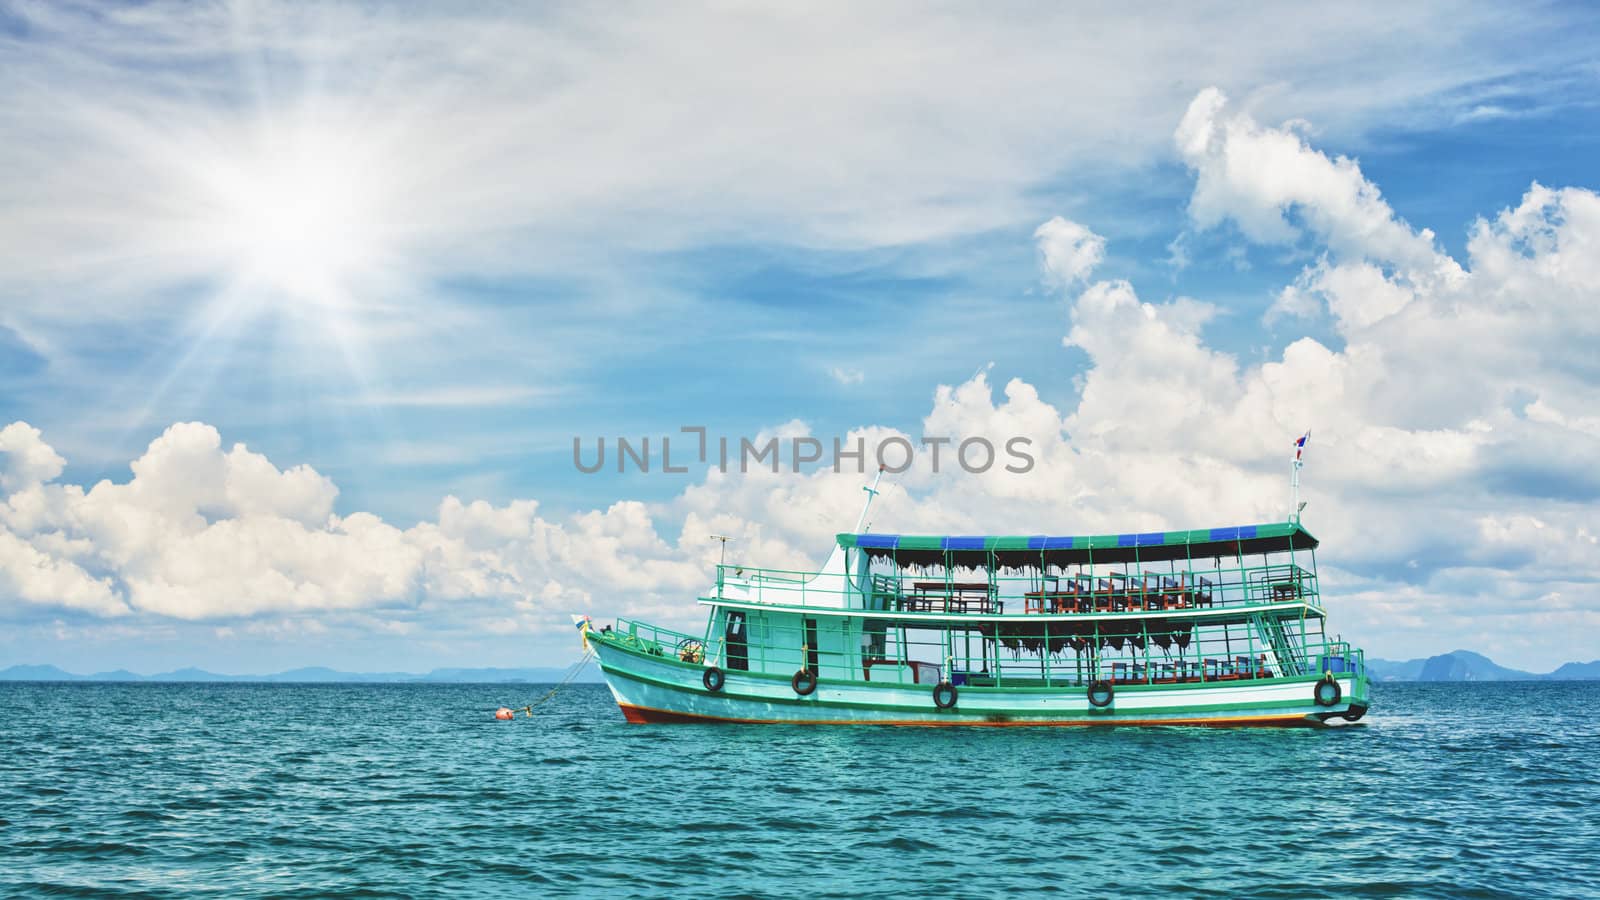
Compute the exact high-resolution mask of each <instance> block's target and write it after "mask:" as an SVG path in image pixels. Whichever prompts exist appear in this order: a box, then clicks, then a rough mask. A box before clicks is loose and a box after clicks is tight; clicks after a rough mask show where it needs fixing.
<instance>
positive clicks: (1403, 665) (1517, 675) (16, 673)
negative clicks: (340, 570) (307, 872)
mask: <svg viewBox="0 0 1600 900" xmlns="http://www.w3.org/2000/svg"><path fill="white" fill-rule="evenodd" d="M1367 669H1368V671H1369V672H1371V674H1372V679H1373V680H1374V681H1590V680H1600V660H1594V661H1592V662H1586V663H1580V662H1569V663H1566V664H1565V665H1563V666H1561V667H1560V668H1558V669H1556V670H1555V671H1554V672H1546V673H1544V674H1542V675H1541V674H1538V673H1534V672H1524V671H1522V670H1520V669H1508V668H1506V667H1504V666H1501V665H1498V664H1496V663H1495V662H1494V661H1493V660H1491V659H1489V658H1488V657H1486V656H1483V655H1482V654H1478V653H1473V652H1472V651H1470V650H1453V651H1451V652H1449V653H1441V654H1439V655H1438V656H1430V657H1427V658H1426V659H1408V660H1406V661H1404V662H1397V661H1395V660H1389V659H1369V660H1367ZM570 671H571V669H570V668H567V669H556V668H532V669H492V668H485V669H434V670H433V671H431V672H428V673H426V674H418V673H413V672H340V671H337V670H335V669H329V668H325V667H322V666H313V667H310V668H303V669H290V670H288V671H287V672H278V673H276V674H274V675H220V674H218V673H216V672H207V671H205V670H204V669H195V668H187V669H177V670H175V671H172V672H162V673H160V674H157V675H139V674H136V673H134V672H129V671H127V670H126V669H118V670H116V671H114V672H97V673H95V674H93V675H75V674H73V673H71V672H67V671H64V670H62V669H59V668H56V667H55V666H12V667H10V668H9V669H0V681H155V682H174V681H188V682H254V683H272V684H341V683H343V684H554V683H555V682H558V681H561V680H563V679H564V678H566V677H567V675H568V673H569V672H570ZM573 680H574V681H578V682H590V683H594V682H599V681H600V680H601V679H600V673H599V670H598V669H597V668H595V667H593V666H589V667H587V668H585V669H583V670H582V671H581V672H579V673H578V675H577V676H576V677H575V678H574V679H573Z"/></svg>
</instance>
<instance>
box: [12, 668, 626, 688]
mask: <svg viewBox="0 0 1600 900" xmlns="http://www.w3.org/2000/svg"><path fill="white" fill-rule="evenodd" d="M569 672H571V668H570V667H569V668H566V669H555V668H532V669H434V670H433V671H431V672H428V673H426V674H419V673H414V672H340V671H338V670H335V669H329V668H325V667H323V666H312V667H309V668H303V669H290V670H288V671H287V672H278V673H276V674H273V675H221V674H218V673H216V672H207V671H206V670H204V669H196V668H187V669H177V670H175V671H172V672H161V673H159V674H156V675H140V674H137V673H135V672H129V671H128V670H126V669H118V670H116V671H114V672H96V673H95V674H93V675H75V674H73V673H71V672H68V671H65V670H63V669H59V668H57V667H55V666H12V667H10V668H9V669H0V681H158V682H178V681H186V682H254V683H270V684H554V683H556V682H559V681H561V680H563V679H565V678H566V677H567V675H568V673H569ZM573 680H574V681H575V682H598V681H600V680H601V679H600V673H599V670H598V668H597V667H595V666H588V667H585V668H584V669H583V670H582V671H580V672H579V673H578V674H577V676H576V677H575V678H574V679H573Z"/></svg>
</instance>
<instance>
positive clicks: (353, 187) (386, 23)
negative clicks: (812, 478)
mask: <svg viewBox="0 0 1600 900" xmlns="http://www.w3.org/2000/svg"><path fill="white" fill-rule="evenodd" d="M12 15H13V16H14V17H15V18H16V19H17V20H18V23H19V24H18V27H16V28H14V29H11V30H9V31H8V32H7V34H6V35H5V36H4V38H3V40H4V50H5V54H6V58H7V66H6V69H5V71H4V73H0V115H3V116H4V118H5V120H6V121H7V122H8V123H11V125H12V127H11V128H9V129H8V131H7V140H6V141H5V142H4V144H3V145H0V169H3V170H4V171H7V172H9V173H13V177H11V178H8V179H7V180H6V181H5V183H4V185H3V186H0V212H3V215H0V271H4V272H5V273H7V278H6V282H5V283H4V284H0V289H4V290H5V291H6V292H7V293H9V294H11V295H12V296H13V299H14V301H15V302H17V303H18V304H19V305H21V304H23V303H27V304H29V306H30V307H31V310H30V311H31V313H32V314H33V315H35V316H39V317H44V318H53V319H54V318H63V317H66V318H71V317H75V316H81V317H85V318H88V317H94V316H97V315H99V314H101V313H103V312H105V311H106V310H107V309H108V308H111V309H116V310H118V311H119V312H120V313H122V314H124V315H126V314H129V313H130V312H131V311H132V310H131V308H132V307H134V306H135V305H137V304H140V303H143V302H146V301H144V300H143V299H142V298H143V297H146V296H148V295H149V294H150V293H152V292H151V291H149V290H148V288H151V287H155V286H169V285H173V284H178V283H184V284H187V283H191V282H192V281H194V280H195V279H207V280H210V281H212V282H214V283H215V282H221V283H225V284H228V285H231V288H230V289H232V290H236V291H239V290H243V289H244V288H246V287H249V286H251V285H253V286H254V287H256V288H266V289H269V292H288V293H303V294H310V295H312V296H314V297H317V298H319V301H320V302H322V304H323V305H324V306H335V307H338V308H340V309H341V311H343V312H344V313H346V314H351V313H353V312H354V311H358V310H364V311H367V312H369V313H371V314H372V316H373V317H374V318H376V319H379V320H385V319H387V316H385V315H384V314H385V313H388V312H391V311H392V304H393V303H394V302H395V298H396V297H397V296H403V295H404V290H403V289H404V288H405V287H407V286H411V285H414V284H415V283H416V282H417V281H419V280H424V281H425V280H428V279H433V278H439V277H449V276H452V275H461V274H471V275H473V276H478V277H482V276H483V275H485V274H486V273H494V272H504V271H507V270H515V271H546V270H549V269H552V268H562V267H564V266H570V264H571V262H572V260H573V259H574V257H576V256H583V257H584V258H585V259H588V258H592V257H593V256H594V255H595V254H596V253H597V250H596V247H597V246H604V247H606V248H607V250H605V251H604V252H606V253H613V252H615V251H616V250H618V249H623V248H632V249H642V250H646V251H654V250H659V249H663V248H672V247H682V246H689V245H693V244H696V243H698V242H702V241H713V242H720V241H727V240H729V239H733V238H737V239H740V240H757V241H759V240H768V239H776V240H781V241H783V242H786V243H791V244H801V245H811V246H827V247H840V246H842V247H852V248H855V247H872V246H884V245H898V244H906V243H912V242H917V241H922V240H929V239H936V238H942V237H950V236H955V235H964V234H973V233H977V232H981V231H985V230H989V229H993V228H996V227H1000V226H1005V225H1015V224H1017V223H1020V222H1024V221H1028V220H1029V219H1031V218H1032V217H1035V216H1038V215H1040V211H1041V210H1042V209H1043V208H1044V207H1043V206H1042V204H1043V203H1044V202H1045V201H1044V200H1042V199H1040V198H1039V197H1038V196H1037V195H1036V194H1035V193H1034V189H1035V188H1037V187H1038V186H1039V185H1040V184H1041V183H1043V182H1045V181H1047V180H1048V179H1051V178H1054V177H1057V176H1059V174H1060V173H1061V172H1063V171H1071V170H1072V169H1073V167H1074V166H1079V165H1084V164H1090V163H1093V162H1095V161H1098V160H1104V159H1116V160H1117V161H1118V162H1119V163H1121V164H1124V165H1128V166H1139V165H1142V164H1145V163H1148V162H1151V161H1153V160H1157V159H1161V158H1163V157H1165V156H1166V155H1167V153H1168V150H1167V148H1166V147H1165V146H1164V145H1163V144H1162V142H1161V140H1160V137H1159V136H1160V135H1161V134H1162V133H1163V132H1164V131H1165V129H1166V128H1167V127H1168V125H1169V124H1170V121H1171V116H1172V113H1173V111H1174V110H1175V109H1177V108H1179V107H1180V106H1181V104H1182V103H1184V102H1185V101H1186V100H1187V99H1188V98H1189V97H1190V96H1192V94H1193V92H1194V90H1195V89H1196V88H1197V87H1198V86H1200V85H1203V84H1207V83H1215V84H1295V85H1297V86H1298V89H1297V91H1296V92H1295V94H1294V96H1293V102H1294V104H1295V111H1296V112H1297V114H1300V115H1307V116H1311V117H1313V118H1316V119H1317V120H1318V121H1319V122H1321V123H1322V124H1323V125H1325V126H1329V125H1332V126H1334V127H1337V128H1339V129H1340V130H1341V131H1342V132H1343V133H1347V134H1350V133H1358V132H1359V131H1360V129H1361V128H1362V127H1363V126H1364V125H1365V124H1367V123H1369V122H1372V121H1375V120H1376V119H1377V118H1379V117H1380V116H1383V115H1385V114H1388V113H1392V112H1393V111H1394V110H1396V109H1407V110H1412V109H1417V108H1426V109H1432V108H1435V107H1444V108H1445V109H1446V114H1447V115H1453V114H1454V112H1455V108H1456V107H1457V106H1461V107H1469V106H1471V105H1473V104H1476V103H1477V100H1476V99H1473V98H1461V97H1457V96H1456V94H1454V93H1452V91H1454V90H1456V89H1458V88H1461V87H1462V86H1463V85H1471V84H1477V83H1479V82H1483V81H1489V80H1493V79H1497V78H1509V77H1511V76H1514V75H1516V74H1517V73H1518V72H1519V70H1520V68H1521V67H1522V66H1524V65H1525V60H1524V59H1523V58H1522V57H1521V56H1520V55H1517V54H1513V53H1511V52H1510V51H1509V50H1508V49H1506V46H1505V44H1504V41H1503V37H1504V35H1505V34H1506V33H1507V31H1508V30H1509V29H1516V30H1518V31H1520V32H1533V33H1538V34H1546V35H1550V36H1551V37H1553V38H1559V37H1561V36H1562V34H1563V32H1562V31H1561V29H1562V27H1563V23H1562V22H1561V21H1560V16H1559V15H1557V14H1556V13H1555V12H1552V13H1550V14H1549V15H1548V16H1540V15H1534V14H1530V13H1529V12H1528V11H1526V10H1516V11H1511V10H1504V9H1502V8H1500V7H1497V6H1494V5H1492V4H1483V5H1481V6H1479V7H1478V8H1474V9H1472V11H1471V13H1470V14H1467V13H1465V12H1461V11H1457V12H1456V13H1455V14H1449V15H1439V14H1438V11H1437V10H1436V9H1430V8H1428V7H1427V5H1418V6H1416V7H1414V8H1408V9H1406V10H1404V11H1396V10H1395V9H1393V7H1392V6H1391V5H1383V4H1369V5H1362V4H1355V5H1348V4H1347V5H1345V6H1341V7H1340V8H1339V9H1338V10H1337V12H1336V13H1332V12H1329V11H1327V10H1321V9H1314V8H1309V7H1308V8H1300V7H1281V8H1272V9H1259V8H1252V9H1243V8H1241V9H1238V10H1234V11H1226V10H1223V11H1219V10H1216V9H1201V8H1199V7H1191V6H1188V5H1182V4H1180V5H1176V6H1173V7H1171V8H1169V9H1166V10H1164V11H1163V13H1162V14H1161V15H1160V16H1159V17H1157V18H1158V20H1159V24H1157V25H1154V26H1153V25H1152V23H1151V22H1149V21H1145V20H1142V19H1138V18H1130V17H1127V16H1123V15H1121V14H1120V13H1118V12H1116V11H1114V10H1113V11H1107V12H1105V13H1096V12H1093V11H1087V10H1082V9H1065V8H1062V9H1055V8H1050V7H1032V8H1028V9H1021V8H1019V9H1016V10H1012V11H1010V12H1005V13H1000V14H996V13H995V12H994V11H992V10H984V11H981V12H980V11H975V10H974V11H962V10H960V9H946V10H940V11H930V10H928V9H926V8H925V7H923V6H920V5H915V4H913V5H900V6H897V5H893V4H890V5H886V6H881V7H873V8H861V7H852V8H849V9H844V8H838V9H834V10H824V9H816V8H810V9H806V10H804V11H803V12H802V11H798V10H785V9H782V8H778V7H772V6H751V7H743V8H727V7H706V8H688V7H667V6H655V5H644V6H638V7H633V8H630V9H629V10H628V11H626V13H623V14H618V15H615V16H606V17H586V16H581V15H575V14H573V13H572V12H570V11H560V10H552V9H546V8H540V9H530V10H525V11H521V12H519V11H516V10H511V11H508V10H494V11H485V10H478V9H472V8H468V9H460V8H457V9H451V10H448V11H442V10H441V11H438V12H433V13H430V12H427V11H423V10H416V9H411V10H407V11H405V12H404V13H403V14H402V13H399V12H398V11H394V10H387V9H384V8H382V7H377V8H355V7H349V6H340V5H320V4H280V3H263V4H250V5H248V6H239V5H229V4H220V5H212V6H204V7H198V8H197V7H195V6H193V5H190V4H181V3H152V4H143V5H141V6H139V7H138V8H136V9H116V8H113V9H109V10H107V9H102V8H98V7H90V6H79V5H76V4H24V5H21V6H18V7H15V8H13V10H12ZM908 23H910V24H908ZM1263 33H1271V34H1272V35H1274V39H1273V40H1271V41H1262V40H1259V37H1258V36H1259V35H1260V34H1263ZM1551 43H1552V44H1553V45H1559V41H1554V40H1552V41H1551ZM690 48H692V49H690ZM1550 52H1551V54H1552V56H1556V55H1558V54H1557V52H1556V47H1555V46H1553V47H1552V48H1551V50H1550ZM1330 71H1336V72H1339V73H1340V76H1339V77H1338V78H1337V79H1331V78H1328V77H1327V73H1328V72H1330ZM1086 84H1092V85H1094V86H1095V89H1093V90H1084V89H1083V85H1086ZM1261 102H1263V103H1270V102H1272V101H1271V98H1265V99H1263V100H1262V101H1261ZM1213 105H1216V104H1213ZM619 110H622V111H621V112H619ZM1215 112H1216V110H1212V113H1215ZM1228 127H1230V126H1229V125H1228V124H1227V123H1226V122H1220V121H1212V119H1211V116H1210V115H1201V116H1199V117H1198V118H1197V120H1196V121H1195V122H1194V123H1193V127H1192V128H1191V129H1190V130H1191V131H1193V132H1194V133H1195V137H1194V138H1193V140H1191V141H1189V142H1187V143H1186V147H1188V146H1191V145H1192V147H1193V154H1195V156H1194V158H1195V159H1197V160H1198V159H1201V158H1204V157H1207V156H1208V154H1209V152H1210V151H1209V150H1208V149H1207V148H1208V146H1209V145H1208V143H1207V141H1205V140H1204V139H1203V138H1202V136H1201V135H1203V134H1204V133H1205V132H1207V131H1208V129H1209V130H1216V131H1225V130H1227V128H1228ZM1270 144H1271V142H1261V141H1258V142H1255V143H1252V144H1249V145H1246V144H1243V143H1237V144H1235V145H1234V152H1233V154H1232V155H1231V157H1230V158H1228V159H1224V160H1221V161H1220V163H1221V165H1222V168H1223V169H1224V170H1227V171H1231V170H1232V169H1233V168H1234V167H1235V166H1237V165H1238V164H1239V163H1240V162H1241V160H1240V159H1239V157H1241V156H1247V155H1251V154H1248V153H1247V151H1249V149H1250V148H1251V147H1256V148H1258V150H1259V151H1260V153H1261V154H1264V155H1267V156H1272V155H1273V154H1276V155H1278V156H1282V155H1283V154H1282V149H1281V148H1279V149H1276V150H1275V149H1274V148H1273V147H1272V146H1270ZM1291 149H1292V148H1291ZM1267 161H1268V162H1272V163H1273V165H1274V167H1275V169H1277V168H1281V169H1282V171H1281V176H1282V177H1283V178H1284V179H1292V178H1293V176H1294V175H1295V174H1308V175H1311V176H1313V177H1312V178H1310V180H1309V181H1308V183H1307V187H1306V189H1307V190H1314V189H1318V188H1317V185H1324V186H1325V189H1327V190H1334V191H1337V190H1341V189H1347V188H1348V185H1349V184H1350V183H1351V182H1350V179H1349V178H1348V177H1346V178H1345V179H1344V181H1345V188H1341V187H1340V186H1339V185H1338V184H1336V183H1334V182H1337V181H1338V179H1337V178H1329V177H1325V176H1326V174H1327V173H1319V172H1318V171H1316V167H1312V168H1309V169H1306V168H1302V169H1298V170H1295V169H1290V168H1288V167H1283V166H1281V165H1280V163H1281V160H1279V161H1277V162H1274V161H1273V160H1271V159H1269V160H1267ZM1338 170H1339V167H1338V166H1337V165H1336V166H1334V170H1333V172H1332V174H1333V175H1334V176H1337V175H1338V174H1339V171H1338ZM1229 183H1230V180H1229V178H1227V177H1226V176H1225V173H1224V174H1223V175H1221V176H1219V175H1217V174H1207V175H1206V176H1205V178H1204V184H1205V186H1204V189H1203V190H1202V192H1201V196H1199V197H1197V203H1196V210H1197V213H1199V214H1201V215H1209V213H1208V212H1207V210H1208V208H1209V205H1210V201H1209V199H1208V198H1209V197H1210V195H1211V194H1212V193H1213V192H1215V191H1216V190H1232V189H1235V188H1229V187H1228V184H1229ZM1279 191H1280V193H1281V192H1283V191H1289V192H1290V193H1291V194H1292V193H1293V192H1294V188H1293V186H1292V185H1289V184H1287V183H1285V184H1283V185H1281V186H1280V188H1279ZM1351 201H1352V202H1355V203H1358V204H1359V203H1362V202H1364V200H1363V198H1361V197H1359V196H1353V197H1352V198H1351ZM1261 202H1263V203H1266V204H1269V205H1272V204H1273V203H1274V202H1275V201H1274V199H1273V198H1272V197H1263V198H1261ZM686 211H687V212H686ZM1243 221H1244V222H1246V223H1247V224H1248V226H1249V227H1250V228H1251V229H1252V230H1253V232H1254V233H1258V234H1260V233H1266V232H1272V233H1274V234H1275V235H1281V233H1282V230H1283V228H1284V226H1283V224H1282V222H1281V220H1280V219H1279V218H1278V217H1277V216H1276V215H1275V214H1273V213H1271V212H1270V211H1263V212H1258V213H1257V214H1255V215H1252V216H1247V217H1244V219H1243ZM597 237H598V238H603V241H596V238H597ZM578 268H582V267H581V266H580V267H578ZM38 279H47V280H48V282H49V283H50V284H52V286H54V287H55V288H57V289H58V290H59V289H63V288H64V287H66V289H72V287H84V286H91V287H93V288H95V290H94V292H93V293H92V294H90V293H86V292H84V291H82V290H79V291H78V293H77V295H76V296H77V297H79V298H80V299H79V300H78V302H75V303H72V304H62V303H58V302H56V296H58V295H57V294H55V293H51V294H49V295H48V296H46V298H45V299H44V300H43V301H42V302H40V301H35V300H32V299H29V297H30V296H31V295H29V294H28V293H26V292H23V291H21V290H18V288H20V287H21V286H23V285H26V284H29V283H33V282H35V281H36V280H38ZM63 280H66V281H71V282H72V283H73V285H72V286H64V285H63V284H62V282H63ZM349 307H355V308H356V309H355V310H352V309H350V308H349ZM369 327H378V324H377V323H372V324H371V325H369Z"/></svg>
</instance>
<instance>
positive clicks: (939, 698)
mask: <svg viewBox="0 0 1600 900" xmlns="http://www.w3.org/2000/svg"><path fill="white" fill-rule="evenodd" d="M960 696H961V692H960V691H958V690H956V686H955V685H953V684H951V683H950V682H948V681H941V682H939V683H938V684H936V685H934V686H933V705H934V706H937V707H939V708H940V709H954V708H955V705H956V700H957V698H959V697H960Z"/></svg>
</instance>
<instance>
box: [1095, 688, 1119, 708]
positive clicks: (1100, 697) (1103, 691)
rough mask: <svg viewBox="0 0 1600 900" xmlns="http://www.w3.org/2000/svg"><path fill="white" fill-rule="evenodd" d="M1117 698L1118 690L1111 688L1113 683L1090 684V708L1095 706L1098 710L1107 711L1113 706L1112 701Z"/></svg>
mask: <svg viewBox="0 0 1600 900" xmlns="http://www.w3.org/2000/svg"><path fill="white" fill-rule="evenodd" d="M1115 696H1116V690H1115V689H1113V688H1112V687H1111V682H1109V681H1091V682H1089V705H1090V706H1093V707H1095V708H1096V709H1105V708H1106V707H1108V706H1110V705H1111V701H1112V699H1114V698H1115Z"/></svg>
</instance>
